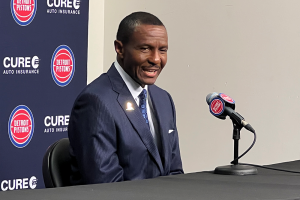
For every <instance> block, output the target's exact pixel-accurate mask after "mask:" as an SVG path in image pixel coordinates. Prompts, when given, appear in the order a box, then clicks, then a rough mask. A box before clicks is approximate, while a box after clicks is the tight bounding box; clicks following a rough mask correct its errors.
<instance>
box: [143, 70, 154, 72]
mask: <svg viewBox="0 0 300 200" xmlns="http://www.w3.org/2000/svg"><path fill="white" fill-rule="evenodd" d="M144 71H146V72H156V71H157V70H144Z"/></svg>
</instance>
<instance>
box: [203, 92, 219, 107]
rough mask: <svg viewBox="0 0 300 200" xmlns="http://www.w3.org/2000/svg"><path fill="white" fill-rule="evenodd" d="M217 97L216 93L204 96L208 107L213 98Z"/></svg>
mask: <svg viewBox="0 0 300 200" xmlns="http://www.w3.org/2000/svg"><path fill="white" fill-rule="evenodd" d="M217 96H219V94H218V93H216V92H213V93H209V94H208V95H207V96H206V103H207V104H208V105H209V104H210V102H211V100H212V99H213V98H215V97H217Z"/></svg>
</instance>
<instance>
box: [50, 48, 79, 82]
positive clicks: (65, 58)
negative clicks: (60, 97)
mask: <svg viewBox="0 0 300 200" xmlns="http://www.w3.org/2000/svg"><path fill="white" fill-rule="evenodd" d="M74 73H75V57H74V54H73V52H72V50H71V49H70V47H68V46H66V45H61V46H59V47H57V48H56V50H55V51H54V53H53V56H52V60H51V74H52V78H53V80H54V82H55V83H56V84H57V85H59V86H60V87H64V86H66V85H68V84H69V83H70V82H71V80H72V78H73V76H74Z"/></svg>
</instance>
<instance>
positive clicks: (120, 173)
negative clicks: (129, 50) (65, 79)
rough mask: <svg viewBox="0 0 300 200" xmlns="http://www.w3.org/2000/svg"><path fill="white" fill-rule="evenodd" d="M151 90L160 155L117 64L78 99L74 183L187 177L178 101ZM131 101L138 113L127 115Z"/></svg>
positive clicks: (72, 132)
mask: <svg viewBox="0 0 300 200" xmlns="http://www.w3.org/2000/svg"><path fill="white" fill-rule="evenodd" d="M148 91H149V94H150V97H151V100H152V104H153V108H154V113H155V117H156V119H157V122H158V126H159V136H160V137H161V143H162V144H161V146H162V149H161V152H160V153H159V151H158V148H157V146H156V144H155V142H154V139H153V136H152V135H151V132H150V130H149V128H148V126H147V124H146V122H145V119H144V118H143V116H142V114H141V112H140V110H139V108H138V106H137V104H136V102H135V100H134V99H133V97H132V95H131V93H130V91H129V90H128V88H127V86H126V84H125V82H124V81H123V79H122V78H121V76H120V74H119V73H118V71H117V70H116V68H115V66H114V65H112V66H111V68H110V69H109V71H108V72H107V73H105V74H102V75H101V76H100V77H98V78H97V79H96V80H94V81H93V82H92V83H90V84H89V85H88V86H87V87H86V88H85V89H84V90H83V91H82V93H81V94H80V95H79V96H78V97H77V99H76V101H75V104H74V107H73V109H72V113H71V117H70V122H69V139H70V154H71V157H72V176H71V182H72V184H74V185H76V184H92V183H108V182H116V181H125V180H135V179H146V178H154V177H157V176H165V175H169V174H180V173H183V170H182V164H181V157H180V152H179V144H178V133H177V128H176V118H175V107H174V103H173V100H172V98H171V96H170V95H169V94H168V93H167V92H166V91H164V90H162V89H160V88H159V87H157V86H155V85H149V87H148ZM128 102H131V103H132V105H133V108H134V110H126V107H127V103H128ZM169 130H174V131H173V132H171V133H169Z"/></svg>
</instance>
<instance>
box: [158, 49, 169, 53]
mask: <svg viewBox="0 0 300 200" xmlns="http://www.w3.org/2000/svg"><path fill="white" fill-rule="evenodd" d="M160 51H161V52H167V51H168V49H161V50H160Z"/></svg>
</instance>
